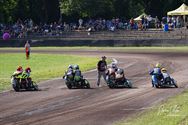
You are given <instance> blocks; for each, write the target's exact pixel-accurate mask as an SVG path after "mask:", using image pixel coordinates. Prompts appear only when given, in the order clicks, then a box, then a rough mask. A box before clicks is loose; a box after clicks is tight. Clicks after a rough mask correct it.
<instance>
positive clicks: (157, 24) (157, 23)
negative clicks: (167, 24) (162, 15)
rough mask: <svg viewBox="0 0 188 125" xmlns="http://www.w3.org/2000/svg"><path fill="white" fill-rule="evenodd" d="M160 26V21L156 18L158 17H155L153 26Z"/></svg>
mask: <svg viewBox="0 0 188 125" xmlns="http://www.w3.org/2000/svg"><path fill="white" fill-rule="evenodd" d="M159 27H160V21H159V19H158V17H157V16H156V17H155V28H156V29H158V28H159Z"/></svg>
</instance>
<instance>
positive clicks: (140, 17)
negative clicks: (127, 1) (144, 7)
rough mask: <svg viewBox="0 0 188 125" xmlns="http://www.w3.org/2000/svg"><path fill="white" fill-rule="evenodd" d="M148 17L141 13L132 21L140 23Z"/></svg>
mask: <svg viewBox="0 0 188 125" xmlns="http://www.w3.org/2000/svg"><path fill="white" fill-rule="evenodd" d="M147 16H148V15H147V14H145V13H143V14H141V15H140V16H138V17H137V18H134V21H141V20H142V18H143V17H147Z"/></svg>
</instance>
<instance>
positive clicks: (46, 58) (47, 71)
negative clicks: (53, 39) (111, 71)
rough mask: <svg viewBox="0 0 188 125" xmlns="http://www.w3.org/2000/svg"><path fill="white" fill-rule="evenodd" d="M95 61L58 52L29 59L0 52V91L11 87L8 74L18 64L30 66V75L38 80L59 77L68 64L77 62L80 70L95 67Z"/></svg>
mask: <svg viewBox="0 0 188 125" xmlns="http://www.w3.org/2000/svg"><path fill="white" fill-rule="evenodd" d="M97 61H98V59H97V58H92V57H81V56H72V55H71V56H70V55H69V56H66V55H60V54H56V55H54V54H32V56H31V58H30V59H29V60H26V59H25V54H0V91H2V90H5V89H9V88H10V87H11V85H10V76H11V75H12V73H13V72H14V71H15V70H16V68H17V66H19V65H21V66H23V68H26V67H27V66H30V67H31V70H32V72H31V77H32V78H33V80H34V81H36V82H39V81H44V80H48V79H51V78H55V77H61V76H62V75H63V74H64V72H65V70H66V69H67V67H68V65H69V64H78V65H79V66H80V69H81V71H86V70H89V69H93V68H95V67H96V63H97Z"/></svg>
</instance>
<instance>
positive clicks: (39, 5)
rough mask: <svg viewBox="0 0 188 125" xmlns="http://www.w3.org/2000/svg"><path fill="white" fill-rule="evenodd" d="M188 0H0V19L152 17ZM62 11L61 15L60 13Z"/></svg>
mask: <svg viewBox="0 0 188 125" xmlns="http://www.w3.org/2000/svg"><path fill="white" fill-rule="evenodd" d="M182 3H185V4H188V0H53V1H52V0H0V22H3V23H9V22H15V21H16V20H17V19H19V18H20V19H27V18H32V19H33V20H34V22H36V23H38V24H39V23H41V22H42V23H49V22H54V21H59V19H60V17H61V16H60V15H61V14H62V15H63V20H65V19H67V18H68V20H75V19H78V18H80V17H81V18H107V19H108V18H112V17H119V18H126V19H129V18H131V17H136V16H138V15H140V14H141V13H143V12H145V13H147V14H150V15H152V16H153V17H155V16H158V17H160V18H161V17H162V16H166V13H167V12H168V11H170V10H173V9H176V8H177V7H179V6H180V5H181V4H182ZM60 11H61V14H60Z"/></svg>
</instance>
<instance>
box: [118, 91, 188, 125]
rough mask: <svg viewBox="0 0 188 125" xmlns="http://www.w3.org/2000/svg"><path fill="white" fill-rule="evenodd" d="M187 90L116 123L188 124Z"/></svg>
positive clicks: (137, 124)
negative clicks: (148, 109) (150, 108)
mask: <svg viewBox="0 0 188 125" xmlns="http://www.w3.org/2000/svg"><path fill="white" fill-rule="evenodd" d="M187 104H188V90H186V91H184V92H183V93H182V94H180V95H177V96H175V97H171V98H170V99H168V100H167V101H166V102H165V103H164V104H160V105H159V106H156V107H155V108H153V109H152V110H150V111H146V112H144V113H141V114H139V115H138V116H136V117H134V118H129V119H128V120H125V121H122V122H120V123H117V124H116V125H188V105H187Z"/></svg>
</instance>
